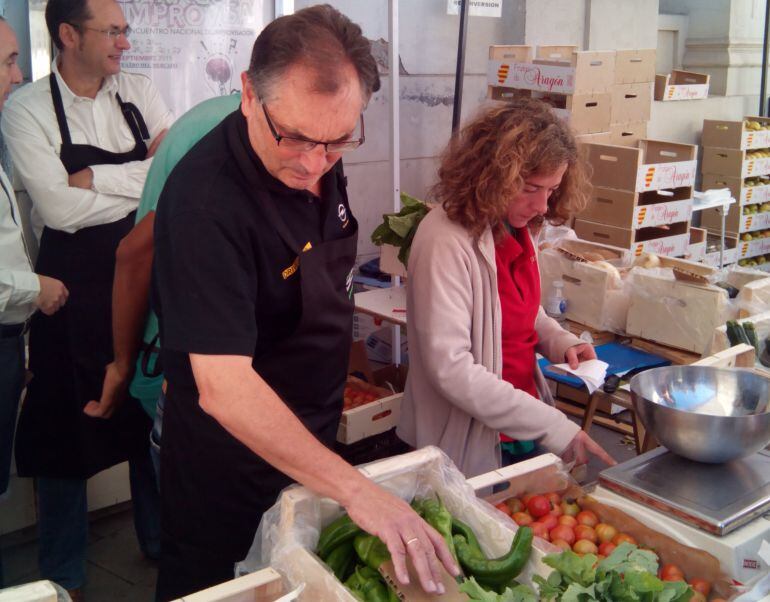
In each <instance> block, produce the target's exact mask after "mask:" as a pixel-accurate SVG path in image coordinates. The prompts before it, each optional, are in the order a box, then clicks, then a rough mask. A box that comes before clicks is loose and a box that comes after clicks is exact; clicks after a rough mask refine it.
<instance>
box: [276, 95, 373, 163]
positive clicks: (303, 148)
mask: <svg viewBox="0 0 770 602" xmlns="http://www.w3.org/2000/svg"><path fill="white" fill-rule="evenodd" d="M262 111H264V113H265V119H266V120H267V127H269V128H270V133H271V134H272V135H273V138H275V142H276V144H277V145H278V146H280V145H281V143H282V142H283V146H284V148H288V149H291V150H295V151H300V152H310V151H311V150H313V149H314V148H315V147H316V146H318V145H319V144H320V145H321V146H323V147H324V152H327V153H346V152H348V151H352V150H356V149H357V148H358V147H359V146H361V145H362V144H363V143H364V140H365V138H364V114H363V113H361V137H360V138H358V139H356V140H343V141H342V142H321V141H319V140H310V139H308V138H296V137H292V136H281V135H280V134H279V133H278V132H277V131H276V129H275V126H274V125H273V120H272V119H270V114H269V113H268V112H267V106H265V103H264V102H263V103H262Z"/></svg>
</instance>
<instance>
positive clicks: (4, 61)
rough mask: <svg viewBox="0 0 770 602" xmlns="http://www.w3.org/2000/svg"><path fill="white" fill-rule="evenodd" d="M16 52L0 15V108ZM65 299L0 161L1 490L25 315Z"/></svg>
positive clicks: (19, 384) (20, 382)
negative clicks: (39, 255) (37, 258)
mask: <svg viewBox="0 0 770 602" xmlns="http://www.w3.org/2000/svg"><path fill="white" fill-rule="evenodd" d="M18 55H19V45H18V42H17V41H16V34H14V32H13V29H11V27H10V25H8V23H6V22H5V20H4V19H3V18H2V17H0V111H2V109H3V105H4V104H5V100H6V98H8V94H10V92H11V87H12V86H14V85H15V84H19V83H21V71H19V67H18V65H17V64H16V59H17V57H18ZM66 300H67V289H66V287H65V286H64V285H63V284H62V283H61V282H60V281H59V280H55V279H53V278H48V277H47V276H38V275H37V274H35V273H34V272H33V271H32V263H31V262H30V260H29V255H28V254H27V246H26V244H25V243H24V233H23V231H22V224H21V217H20V215H19V207H18V205H17V204H16V197H15V196H14V194H13V187H12V186H11V183H10V182H9V181H8V178H7V177H6V175H5V173H4V172H3V169H2V167H0V495H2V494H3V493H5V491H6V490H7V489H8V479H9V476H10V468H11V450H12V449H13V446H12V442H13V431H14V428H15V426H16V411H17V408H18V406H19V397H20V396H21V391H22V388H23V387H24V330H25V328H26V324H27V321H28V320H29V318H30V316H31V315H32V314H33V313H35V311H36V310H37V309H40V310H41V311H42V312H44V313H46V314H49V315H51V314H53V313H55V312H56V310H58V309H59V308H60V307H61V306H62V305H64V303H65V302H66ZM3 587H4V583H3V564H2V557H0V589H1V588H3Z"/></svg>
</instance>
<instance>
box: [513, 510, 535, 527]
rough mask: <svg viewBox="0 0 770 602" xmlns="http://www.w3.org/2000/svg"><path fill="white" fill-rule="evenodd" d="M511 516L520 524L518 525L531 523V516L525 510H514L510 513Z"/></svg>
mask: <svg viewBox="0 0 770 602" xmlns="http://www.w3.org/2000/svg"><path fill="white" fill-rule="evenodd" d="M511 518H512V519H513V521H514V522H515V523H516V524H517V525H520V526H522V525H531V524H532V517H531V516H530V515H529V514H527V513H526V512H514V513H513V514H512V515H511Z"/></svg>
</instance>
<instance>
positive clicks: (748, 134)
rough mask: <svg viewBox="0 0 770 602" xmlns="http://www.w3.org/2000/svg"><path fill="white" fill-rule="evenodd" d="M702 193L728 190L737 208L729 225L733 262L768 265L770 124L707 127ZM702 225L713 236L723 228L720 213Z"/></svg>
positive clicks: (708, 122)
mask: <svg viewBox="0 0 770 602" xmlns="http://www.w3.org/2000/svg"><path fill="white" fill-rule="evenodd" d="M702 142H703V163H702V164H701V172H702V174H703V182H702V188H703V189H704V190H708V189H711V188H729V189H730V191H731V193H732V196H733V197H734V198H735V200H736V203H735V204H734V205H732V206H731V207H730V211H729V213H728V214H727V219H726V221H725V230H726V231H727V232H728V233H729V236H728V237H727V241H728V243H727V244H726V245H725V246H726V247H727V248H726V252H727V253H728V257H729V260H730V261H729V262H735V261H738V262H739V263H741V264H742V265H749V266H752V267H753V266H755V265H762V264H765V263H767V262H768V260H769V259H770V118H767V117H745V118H744V119H743V120H741V121H717V120H712V119H705V120H704V121H703V138H702ZM701 225H703V226H704V227H705V228H707V229H708V231H709V233H711V234H712V235H715V234H717V233H719V231H720V229H721V227H722V217H721V216H720V215H719V212H718V211H717V210H716V209H707V210H705V211H704V212H703V217H702V221H701Z"/></svg>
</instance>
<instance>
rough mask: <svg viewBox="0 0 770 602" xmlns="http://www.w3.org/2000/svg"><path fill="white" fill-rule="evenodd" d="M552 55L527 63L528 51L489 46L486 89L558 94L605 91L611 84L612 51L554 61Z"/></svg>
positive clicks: (575, 54) (577, 54) (578, 53)
mask: <svg viewBox="0 0 770 602" xmlns="http://www.w3.org/2000/svg"><path fill="white" fill-rule="evenodd" d="M551 48H554V47H551ZM561 48H564V47H561ZM553 54H554V53H545V54H543V55H542V56H549V58H548V59H544V58H535V59H532V60H528V57H529V56H531V48H529V49H528V48H527V47H523V46H491V47H490V49H489V56H490V59H489V62H488V64H487V83H488V84H489V85H490V86H504V87H507V88H518V89H524V90H537V91H540V92H555V93H558V94H581V93H582V94H585V93H592V92H605V91H607V90H608V89H609V87H610V85H611V84H612V83H613V78H614V68H615V65H614V61H615V52H614V51H602V52H595V51H572V52H570V53H569V56H566V55H559V56H558V57H557V58H554V56H553ZM499 57H506V58H499Z"/></svg>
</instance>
